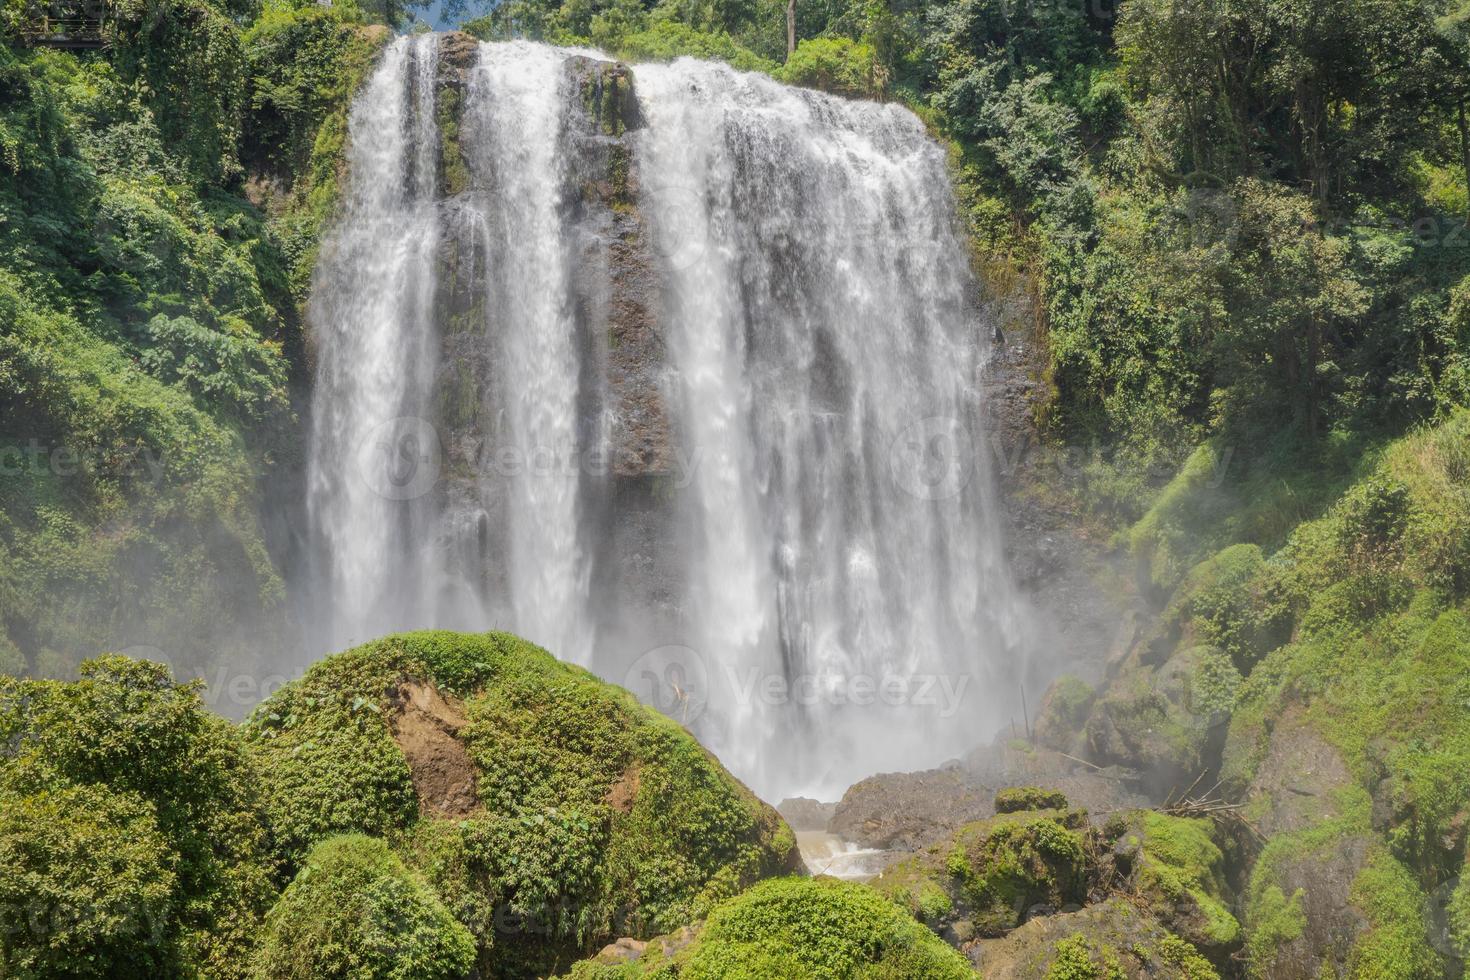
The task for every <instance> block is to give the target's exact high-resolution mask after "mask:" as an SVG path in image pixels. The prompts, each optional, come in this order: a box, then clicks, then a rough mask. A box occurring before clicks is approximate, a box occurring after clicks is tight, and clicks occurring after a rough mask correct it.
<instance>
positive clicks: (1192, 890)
mask: <svg viewBox="0 0 1470 980" xmlns="http://www.w3.org/2000/svg"><path fill="white" fill-rule="evenodd" d="M1103 833H1104V834H1105V835H1106V836H1107V838H1109V839H1110V840H1112V841H1113V848H1112V855H1113V858H1114V861H1115V867H1117V868H1118V870H1119V871H1121V872H1123V873H1124V874H1126V885H1125V887H1126V889H1127V891H1129V892H1130V893H1131V894H1132V895H1133V896H1135V901H1136V904H1138V905H1140V906H1141V907H1142V908H1143V909H1145V910H1146V911H1147V912H1148V913H1149V914H1150V915H1152V916H1153V917H1154V918H1155V919H1157V920H1158V921H1159V922H1160V923H1162V924H1163V925H1164V926H1165V927H1167V928H1168V929H1169V930H1170V931H1171V932H1173V933H1175V934H1177V935H1179V936H1181V937H1182V938H1184V939H1187V940H1188V941H1189V942H1190V943H1192V944H1193V945H1194V946H1195V947H1197V948H1198V949H1200V950H1201V951H1202V952H1204V953H1206V954H1207V955H1208V956H1209V957H1210V959H1211V960H1213V961H1214V962H1215V963H1217V964H1223V963H1227V962H1228V961H1229V959H1230V957H1231V956H1232V955H1233V954H1234V953H1235V951H1236V950H1238V949H1239V948H1240V944H1241V938H1242V934H1241V928H1240V923H1239V922H1238V921H1236V918H1235V916H1234V915H1233V914H1232V913H1231V912H1230V903H1231V898H1232V896H1231V894H1230V890H1229V884H1228V882H1227V880H1226V863H1227V862H1226V858H1225V853H1224V852H1223V851H1222V850H1221V849H1220V847H1219V846H1218V845H1217V844H1216V843H1215V835H1214V830H1213V825H1212V823H1211V822H1210V821H1207V820H1202V819H1191V818H1185V817H1174V816H1169V815H1167V814H1163V813H1159V812H1157V811H1154V810H1138V811H1134V812H1131V813H1126V814H1120V815H1118V816H1116V817H1114V818H1113V819H1112V820H1110V821H1109V822H1108V824H1107V826H1106V827H1105V828H1104V830H1103Z"/></svg>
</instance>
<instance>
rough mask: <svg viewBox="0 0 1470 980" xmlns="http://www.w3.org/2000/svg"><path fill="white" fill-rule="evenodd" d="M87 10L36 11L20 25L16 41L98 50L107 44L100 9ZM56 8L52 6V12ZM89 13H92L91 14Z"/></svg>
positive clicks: (91, 7)
mask: <svg viewBox="0 0 1470 980" xmlns="http://www.w3.org/2000/svg"><path fill="white" fill-rule="evenodd" d="M87 6H88V8H89V10H88V11H86V12H82V11H80V10H77V11H72V10H66V9H65V8H62V10H60V11H58V12H57V13H50V12H47V11H43V10H37V11H35V12H33V13H32V14H31V16H30V17H28V18H27V19H26V22H25V23H24V24H23V25H22V26H21V29H20V39H21V41H22V42H23V43H25V44H28V45H30V46H32V47H43V48H100V47H104V46H106V44H107V37H106V34H105V33H104V32H103V30H102V7H101V5H100V4H96V3H91V4H88V5H87ZM54 9H56V8H55V7H53V10H54ZM92 11H95V13H93V12H92Z"/></svg>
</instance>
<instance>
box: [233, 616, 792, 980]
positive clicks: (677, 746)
mask: <svg viewBox="0 0 1470 980" xmlns="http://www.w3.org/2000/svg"><path fill="white" fill-rule="evenodd" d="M410 682H421V683H429V684H432V685H433V686H434V689H435V690H436V691H437V692H439V693H440V694H441V695H444V696H448V697H453V698H455V701H454V702H453V703H451V702H447V701H446V702H445V704H446V706H447V707H446V708H445V710H446V711H453V712H462V714H463V726H462V727H461V728H459V729H458V734H457V737H458V738H459V739H460V740H461V741H462V743H463V745H464V747H465V750H466V752H467V756H468V760H469V762H470V763H472V765H473V772H474V778H475V789H476V796H477V801H476V805H474V806H473V807H472V808H469V809H468V810H466V811H465V812H462V813H460V814H458V815H457V818H456V819H455V820H453V821H449V820H443V819H435V818H432V817H430V816H429V814H428V813H427V812H425V811H424V810H423V809H422V808H421V799H420V796H419V795H418V793H417V792H416V789H415V786H414V782H413V780H412V774H411V768H410V760H409V758H407V757H406V755H405V752H404V749H403V748H402V747H400V743H399V742H398V741H397V740H395V734H394V728H393V723H392V722H391V718H392V716H394V714H395V712H396V711H398V710H399V709H398V707H397V706H396V705H397V703H398V701H401V700H402V698H403V696H404V695H403V693H402V692H403V685H404V684H405V683H410ZM395 699H396V700H395ZM246 733H247V738H248V740H249V745H250V748H251V751H252V754H253V755H254V757H255V759H256V761H257V763H258V764H259V766H260V770H261V774H262V795H263V799H264V804H265V808H266V810H267V813H268V815H269V820H270V824H271V827H272V829H273V831H274V833H273V837H274V840H275V841H276V842H277V846H278V848H279V854H280V857H281V859H282V860H283V861H284V862H285V863H286V864H287V865H288V866H296V865H298V864H299V863H300V861H301V860H302V857H303V855H304V854H305V852H306V850H307V849H308V848H310V847H311V846H312V845H313V844H315V843H316V842H318V841H320V840H322V839H324V838H326V837H327V836H329V835H331V834H336V833H343V832H357V833H366V834H371V835H375V836H387V837H389V838H390V839H392V840H394V841H396V842H398V843H400V844H401V845H402V850H403V852H404V854H405V855H406V857H407V859H408V860H409V862H410V864H412V865H414V866H415V867H417V868H419V869H420V870H422V871H423V872H424V874H425V875H426V876H427V877H428V879H429V881H430V882H431V883H432V884H433V885H434V887H435V888H436V889H438V890H439V891H440V893H441V894H442V895H444V896H445V898H446V900H447V902H448V904H449V906H450V908H451V909H452V910H453V911H454V912H455V914H456V915H458V916H460V917H461V919H462V920H463V921H464V922H465V923H466V924H467V925H469V926H470V928H471V929H472V931H473V932H474V933H475V935H476V936H477V938H479V939H480V940H481V942H482V944H483V946H484V954H485V956H486V958H487V959H486V962H487V964H488V968H490V969H493V970H495V971H496V972H497V975H502V976H509V975H519V974H520V973H521V972H528V973H529V972H534V971H544V970H546V969H548V968H551V967H554V966H555V965H556V964H557V963H558V962H560V963H561V964H562V965H563V966H564V965H566V964H568V963H570V962H571V961H572V960H574V959H576V958H577V957H579V956H582V955H585V954H586V953H587V952H588V950H589V948H595V947H596V946H597V945H598V944H601V943H604V942H607V941H608V940H609V939H613V938H616V937H617V936H620V935H635V936H651V935H656V934H659V933H663V932H667V931H669V930H671V929H675V928H677V927H679V926H681V925H683V924H685V923H687V922H689V921H690V920H691V919H693V918H695V917H697V916H700V915H703V914H705V913H706V912H707V911H708V910H709V909H710V908H711V907H713V905H714V904H715V903H716V902H718V901H720V900H722V899H724V898H727V897H729V896H731V895H734V894H735V893H736V892H738V891H739V890H740V889H742V888H744V887H746V886H747V885H749V884H750V883H752V882H754V881H756V880H757V879H759V878H762V877H765V876H767V875H770V874H773V873H776V872H779V871H783V870H789V869H790V868H791V867H792V862H793V861H794V860H795V855H794V847H795V839H794V838H793V837H792V835H791V832H790V830H789V829H787V827H786V825H785V824H784V823H783V822H782V821H781V820H780V818H779V817H778V816H776V814H775V812H774V811H773V810H771V809H770V808H769V807H767V806H766V805H764V804H762V803H761V802H760V801H759V800H757V799H756V798H755V797H754V796H753V795H751V793H750V792H749V791H748V790H746V789H745V788H744V787H742V786H741V785H740V784H739V783H737V782H735V781H734V780H733V779H732V778H730V776H729V775H727V774H726V773H725V772H724V770H723V769H722V768H720V765H719V763H718V762H716V761H715V760H714V758H713V757H711V756H710V755H709V754H708V753H706V752H705V751H704V750H703V749H702V748H701V747H700V746H699V744H698V743H697V742H695V741H694V740H693V739H692V738H691V737H689V735H688V734H687V733H686V732H685V731H684V730H683V729H681V728H680V727H679V726H677V725H675V724H674V723H672V722H670V721H669V720H668V719H666V718H664V717H663V716H661V715H658V714H655V713H654V712H652V711H650V710H648V709H647V708H644V707H642V706H641V705H639V704H638V703H637V701H635V700H634V699H633V698H632V696H631V695H629V694H627V693H626V692H624V691H622V690H620V689H618V688H614V687H611V686H609V685H607V684H604V683H602V682H600V681H598V680H597V679H595V678H594V677H593V676H592V675H591V674H589V673H587V672H586V671H584V670H581V669H580V668H576V667H572V666H569V665H566V664H563V663H560V662H559V661H557V660H555V659H554V658H552V657H551V656H550V655H549V654H547V653H546V652H545V651H543V650H540V649H538V648H536V647H534V646H532V645H530V644H528V643H526V642H524V641H522V640H518V639H516V638H515V637H512V636H509V635H507V634H500V633H492V634H487V635H483V636H464V635H459V634H453V633H412V634H405V635H403V636H398V637H390V638H388V639H385V640H381V641H378V642H375V643H371V644H368V645H366V646H363V647H359V648H357V649H355V650H352V651H349V652H347V653H343V654H339V655H337V656H335V657H331V658H328V659H327V660H324V661H322V662H321V663H319V664H317V665H316V666H315V667H313V668H312V670H311V671H310V672H309V673H308V674H307V675H306V677H304V678H303V679H302V680H300V681H298V682H296V683H293V684H291V685H289V686H287V687H286V688H284V689H282V690H281V691H280V692H278V693H276V694H275V695H274V696H272V697H271V698H270V699H269V700H267V701H265V702H264V703H262V704H261V705H260V707H259V708H257V709H256V711H255V713H254V714H253V715H252V716H251V718H250V720H249V721H248V723H247V726H246ZM430 802H431V804H432V803H433V802H434V801H430Z"/></svg>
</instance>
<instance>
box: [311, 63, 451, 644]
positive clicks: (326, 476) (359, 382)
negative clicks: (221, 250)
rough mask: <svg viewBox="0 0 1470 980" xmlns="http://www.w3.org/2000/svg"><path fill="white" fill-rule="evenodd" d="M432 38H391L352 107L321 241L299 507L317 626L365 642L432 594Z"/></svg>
mask: <svg viewBox="0 0 1470 980" xmlns="http://www.w3.org/2000/svg"><path fill="white" fill-rule="evenodd" d="M437 50H438V49H437V46H436V45H435V43H434V39H432V38H427V37H421V38H417V39H413V40H410V39H408V38H399V39H398V40H396V41H394V42H393V43H392V44H391V45H390V46H389V47H388V49H387V51H386V52H384V55H383V62H382V65H381V66H380V67H379V68H378V70H377V71H376V72H375V73H374V74H373V76H372V78H371V79H370V80H369V81H368V83H367V86H366V88H365V90H364V91H363V92H362V93H361V95H360V96H359V97H358V99H357V100H356V101H355V102H354V103H353V107H352V112H351V115H350V118H349V122H348V126H349V130H350V132H351V135H352V141H351V145H350V148H349V149H348V155H347V161H348V167H349V173H350V176H349V179H348V182H347V187H346V191H345V194H344V200H343V206H342V218H341V221H340V222H339V223H338V225H337V227H336V229H335V231H333V232H332V233H331V234H330V235H328V236H327V238H326V240H325V241H324V242H323V243H322V248H321V255H320V257H319V259H318V264H317V270H316V275H315V278H314V280H313V286H312V297H311V302H310V309H309V311H308V312H309V317H310V320H311V324H312V327H313V329H314V332H315V339H316V348H317V358H318V366H317V377H316V392H315V399H314V402H313V420H312V421H313V424H312V431H311V448H310V453H309V460H308V484H307V508H308V513H309V518H310V521H311V526H312V531H313V532H314V534H315V536H316V541H315V543H316V546H317V548H318V549H319V551H316V552H314V553H313V560H314V561H316V562H318V563H320V564H324V565H325V566H326V567H325V569H324V570H323V571H322V574H321V575H320V577H319V581H318V582H317V583H315V585H316V588H317V592H318V595H317V601H316V606H317V609H316V612H317V614H318V617H319V619H320V620H321V621H320V622H319V623H318V624H316V626H317V629H318V631H319V634H320V635H321V636H323V637H325V638H326V640H327V642H328V643H329V644H331V645H333V646H341V645H344V644H346V643H349V642H352V641H354V640H368V639H371V638H373V637H374V636H377V635H379V634H381V633H383V632H385V631H388V630H391V629H394V628H396V627H398V626H401V625H402V624H404V623H406V622H408V621H411V620H412V619H414V618H416V617H418V616H421V615H422V614H423V611H424V610H425V608H426V607H427V606H428V605H429V603H430V593H429V592H428V591H426V588H425V586H426V579H425V572H426V570H425V568H424V565H423V559H424V556H425V554H426V552H425V549H424V548H423V547H422V542H423V541H424V540H425V539H426V538H427V537H429V536H430V521H431V520H432V514H431V513H430V512H429V509H428V506H427V503H428V502H427V501H425V500H424V499H423V497H422V494H421V490H422V489H423V487H424V485H425V483H426V482H428V483H432V480H433V478H434V473H433V470H434V469H435V468H436V466H437V461H438V453H439V446H438V444H437V434H436V433H435V432H434V430H433V428H432V427H431V426H428V425H424V424H422V422H421V420H422V419H423V418H424V417H425V416H426V415H427V414H428V412H427V407H426V406H427V402H428V399H429V397H430V388H431V385H432V380H433V377H434V362H435V359H436V354H435V331H434V327H433V323H432V319H431V318H432V312H433V307H432V300H433V289H432V286H433V274H434V262H435V247H436V244H437V241H438V220H437V212H438V205H437V203H436V201H435V190H436V182H437V178H436V174H437V163H436V162H435V160H434V157H433V155H432V154H433V147H434V145H435V142H436V135H435V131H434V112H433V102H434V87H433V84H432V82H433V78H434V62H435V53H436V52H437Z"/></svg>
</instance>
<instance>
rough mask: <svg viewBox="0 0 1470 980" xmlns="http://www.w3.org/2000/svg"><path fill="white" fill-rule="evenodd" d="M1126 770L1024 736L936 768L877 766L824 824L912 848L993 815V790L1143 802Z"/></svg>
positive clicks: (1091, 804) (855, 836)
mask: <svg viewBox="0 0 1470 980" xmlns="http://www.w3.org/2000/svg"><path fill="white" fill-rule="evenodd" d="M1133 775H1135V774H1131V773H1129V772H1126V771H1124V770H1120V769H1113V770H1107V769H1100V768H1098V767H1096V766H1089V765H1088V764H1087V763H1085V762H1083V761H1081V760H1079V759H1070V758H1068V757H1067V756H1065V755H1063V754H1061V753H1059V752H1054V751H1051V750H1049V749H1045V748H1041V747H1038V746H1027V745H1025V744H1024V743H1022V744H1018V745H1010V744H1005V743H998V744H995V745H990V746H984V747H981V748H978V749H975V750H974V751H972V752H970V753H969V754H968V755H966V756H965V757H964V758H963V759H960V760H958V761H956V762H954V763H951V764H950V765H949V766H947V767H945V768H942V769H930V770H926V771H923V772H911V773H881V774H879V775H876V776H870V777H869V778H867V779H864V780H862V781H861V782H859V783H855V784H854V785H853V786H852V787H850V788H849V789H848V791H847V792H846V793H845V794H843V797H842V800H841V801H840V802H839V803H838V804H837V807H836V809H835V811H834V812H833V815H832V820H831V824H830V826H829V828H828V829H830V830H831V832H832V833H834V834H836V835H837V836H839V837H841V838H843V839H844V840H849V841H852V842H853V843H855V844H858V845H860V846H862V847H874V848H886V849H894V850H902V851H918V850H922V849H924V848H925V847H928V846H929V845H931V844H934V843H935V842H937V841H940V840H943V839H944V838H946V837H947V836H948V835H949V834H950V833H952V832H953V831H954V830H955V829H956V828H958V827H960V826H961V825H963V824H966V823H969V822H972V821H975V820H983V819H986V818H987V817H992V816H994V815H995V813H996V809H995V798H996V794H997V793H998V792H1000V791H1002V790H1006V789H1011V788H1013V787H1026V786H1038V787H1043V788H1045V789H1048V790H1055V791H1058V792H1060V793H1063V794H1065V795H1066V796H1067V798H1068V799H1070V800H1072V801H1073V803H1074V804H1076V805H1079V806H1082V807H1084V808H1086V809H1088V810H1090V811H1092V812H1094V813H1098V814H1102V813H1107V812H1111V811H1113V810H1118V809H1123V808H1125V807H1136V806H1145V805H1147V803H1148V800H1147V799H1146V798H1145V797H1144V796H1142V795H1141V794H1140V793H1139V792H1138V791H1137V790H1136V789H1135V784H1134V781H1133V778H1132V776H1133Z"/></svg>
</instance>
